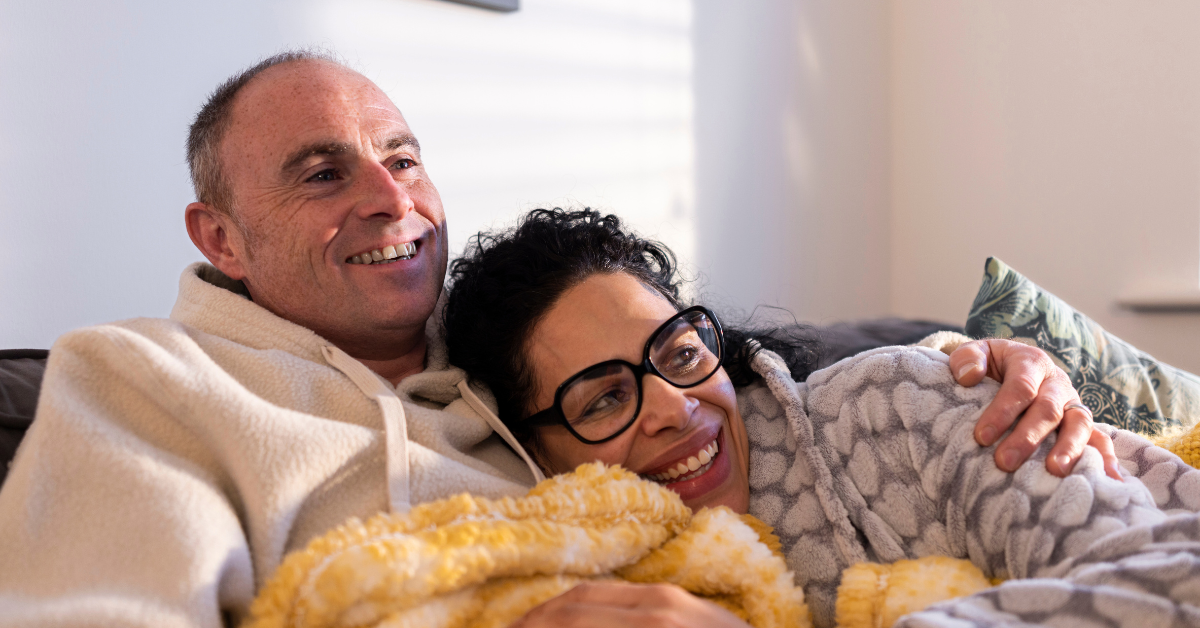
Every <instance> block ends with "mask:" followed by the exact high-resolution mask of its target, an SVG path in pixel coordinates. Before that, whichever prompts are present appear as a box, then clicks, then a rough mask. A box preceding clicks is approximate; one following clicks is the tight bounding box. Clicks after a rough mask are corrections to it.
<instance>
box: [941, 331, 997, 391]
mask: <svg viewBox="0 0 1200 628" xmlns="http://www.w3.org/2000/svg"><path fill="white" fill-rule="evenodd" d="M988 353H989V350H988V344H987V341H984V340H973V341H971V342H966V343H963V344H962V345H959V347H958V348H957V349H955V350H954V351H953V352H952V353H951V354H950V372H951V373H953V374H954V379H955V381H957V382H958V383H959V384H961V385H963V386H974V385H976V384H978V383H979V382H981V381H983V376H984V375H986V374H987V367H988Z"/></svg>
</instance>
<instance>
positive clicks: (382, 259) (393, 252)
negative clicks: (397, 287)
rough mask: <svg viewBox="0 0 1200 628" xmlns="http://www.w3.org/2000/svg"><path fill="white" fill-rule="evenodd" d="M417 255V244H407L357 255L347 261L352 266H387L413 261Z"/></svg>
mask: <svg viewBox="0 0 1200 628" xmlns="http://www.w3.org/2000/svg"><path fill="white" fill-rule="evenodd" d="M416 254H417V243H416V242H405V243H404V244H398V245H396V246H385V247H383V248H382V249H375V250H374V251H371V252H370V253H363V254H362V255H355V256H354V257H351V258H350V259H348V260H346V261H347V262H349V263H351V264H387V263H388V262H394V261H398V260H402V259H412V256H413V255H416Z"/></svg>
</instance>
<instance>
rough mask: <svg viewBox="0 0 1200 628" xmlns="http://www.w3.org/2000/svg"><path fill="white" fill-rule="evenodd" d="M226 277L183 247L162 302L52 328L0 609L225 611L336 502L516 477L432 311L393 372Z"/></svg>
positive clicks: (520, 468)
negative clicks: (187, 256) (468, 393)
mask: <svg viewBox="0 0 1200 628" xmlns="http://www.w3.org/2000/svg"><path fill="white" fill-rule="evenodd" d="M239 287H240V284H237V283H236V282H232V281H230V280H229V279H228V278H226V277H224V276H223V275H221V274H220V273H219V272H217V271H216V269H214V268H212V267H210V266H207V265H196V266H193V267H191V268H189V269H188V270H187V271H186V272H185V273H184V274H183V277H182V279H181V280H180V287H179V298H178V300H177V302H176V304H175V308H174V310H173V311H172V313H171V318H170V319H136V320H130V321H124V322H120V323H113V324H110V325H102V326H98V327H92V328H88V329H83V330H78V331H74V332H71V333H68V334H66V335H64V336H63V337H62V338H60V339H59V341H58V342H57V343H56V344H55V346H54V349H53V351H51V354H50V360H49V364H48V366H47V370H46V375H45V380H44V383H43V386H42V397H41V404H40V406H39V408H38V416H37V420H36V421H34V423H33V426H32V427H31V428H30V430H29V433H28V435H27V436H26V437H25V440H24V442H23V443H22V445H21V448H20V450H19V451H18V453H17V457H16V460H15V461H14V463H13V467H12V471H11V472H10V474H9V477H8V479H7V481H6V482H5V484H4V488H3V490H2V491H0V557H2V558H0V626H23V627H25V626H47V625H53V626H147V627H154V628H164V627H170V626H205V627H211V628H217V627H218V626H223V625H229V624H233V623H236V622H237V621H238V620H240V619H241V618H242V617H243V616H244V615H245V613H246V612H247V611H248V608H249V605H250V602H251V600H252V599H253V598H254V595H255V592H256V591H257V588H258V586H261V584H262V583H263V582H265V581H266V579H267V578H268V577H269V576H270V575H271V574H272V573H273V572H274V571H275V568H276V566H278V564H279V562H280V560H282V558H283V555H284V554H285V553H286V552H287V551H290V550H293V549H298V548H302V547H304V545H305V544H306V543H307V542H308V541H309V540H310V539H312V538H314V537H316V536H318V535H320V534H323V533H325V532H326V531H328V530H330V529H331V528H333V527H335V526H337V525H338V524H340V523H342V522H344V521H346V519H348V518H349V517H352V516H358V517H363V518H366V517H369V516H372V515H374V514H376V513H378V512H381V511H387V510H389V509H390V508H393V507H396V506H397V505H399V506H401V507H403V506H404V503H405V499H407V501H408V502H409V503H420V502H426V501H432V500H436V499H440V498H444V497H448V496H450V495H454V494H457V493H460V492H463V491H467V490H469V491H471V492H473V493H475V494H477V495H483V496H489V497H502V496H505V495H521V494H524V493H525V492H526V490H528V488H529V487H530V486H532V485H533V481H532V475H531V474H530V472H529V470H528V469H527V468H526V466H525V463H523V462H522V461H521V459H520V458H518V457H517V456H516V455H514V454H513V453H512V451H510V450H509V449H508V448H507V447H505V445H504V443H503V442H501V440H500V439H499V438H498V437H496V436H494V435H493V433H492V428H491V427H490V426H489V424H488V423H487V422H486V421H485V420H484V419H482V418H481V417H480V416H479V414H478V413H477V412H476V411H475V410H474V409H473V406H472V405H471V404H470V403H468V402H467V401H464V400H463V399H462V398H461V390H460V389H459V388H458V384H459V383H460V382H462V381H463V380H464V378H465V374H464V373H463V372H462V371H461V370H460V369H457V368H454V367H451V366H450V365H449V364H448V363H447V359H446V352H445V344H444V343H443V342H442V341H441V338H440V336H439V335H438V330H437V328H436V327H435V326H432V325H431V326H430V328H429V330H428V332H427V339H428V342H429V352H428V355H427V362H426V371H425V372H424V373H421V374H418V375H414V376H412V377H409V378H407V379H405V380H404V381H403V382H402V383H401V385H400V386H399V387H392V386H390V385H388V384H387V383H386V382H384V381H383V380H382V379H379V378H378V377H377V376H375V375H374V374H372V373H370V371H367V370H366V367H363V366H362V365H361V364H359V363H357V362H356V361H354V360H352V359H349V361H348V362H347V361H346V360H347V359H348V356H345V354H344V353H339V352H337V351H336V349H335V348H333V347H331V346H330V345H329V343H328V342H327V341H325V340H324V339H322V338H320V337H319V336H317V335H316V334H314V333H312V332H311V331H309V330H307V329H304V328H302V327H299V326H297V325H294V324H292V323H290V322H288V321H286V320H283V319H281V318H279V317H277V316H275V315H273V314H271V313H270V312H268V311H267V310H265V309H264V308H261V307H259V306H258V305H256V304H254V303H253V302H251V301H250V300H249V299H247V298H246V297H245V296H244V295H242V294H239V293H238V292H237V291H238V289H239ZM434 318H435V319H436V317H434ZM435 322H436V321H435ZM335 362H336V363H337V364H341V366H340V367H338V366H335ZM355 366H357V367H359V368H358V369H355V368H354V367H355ZM368 391H370V394H368ZM481 395H482V391H481ZM389 416H390V417H391V418H392V419H394V420H393V421H392V423H393V425H392V426H391V428H390V429H389V428H388V426H387V424H388V421H387V419H388V417H389ZM385 443H387V444H388V445H389V446H390V447H389V448H388V450H386V451H385ZM401 453H403V454H404V455H400V454H401Z"/></svg>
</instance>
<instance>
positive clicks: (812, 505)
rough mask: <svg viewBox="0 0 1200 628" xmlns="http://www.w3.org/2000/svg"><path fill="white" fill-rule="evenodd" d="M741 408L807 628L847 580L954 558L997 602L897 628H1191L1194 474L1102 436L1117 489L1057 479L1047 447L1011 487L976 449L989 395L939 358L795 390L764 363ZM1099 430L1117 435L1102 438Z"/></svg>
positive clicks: (1080, 470)
mask: <svg viewBox="0 0 1200 628" xmlns="http://www.w3.org/2000/svg"><path fill="white" fill-rule="evenodd" d="M754 366H755V369H756V371H757V372H758V373H760V374H761V375H762V376H763V378H764V382H763V383H760V384H755V385H753V386H749V387H746V388H744V389H742V390H741V391H739V396H738V403H739V408H740V410H741V412H742V416H743V418H744V419H745V421H746V427H747V432H748V435H749V437H750V487H751V501H750V513H751V514H753V515H755V516H757V517H759V518H760V519H762V520H763V521H765V522H767V523H768V524H770V525H772V526H774V527H775V530H776V533H777V534H778V535H779V537H780V539H781V541H782V542H783V545H784V551H785V555H786V557H787V562H788V565H789V567H791V569H792V570H793V571H795V573H796V580H797V583H798V584H799V585H801V586H802V587H804V590H805V595H806V596H807V600H808V603H809V606H810V608H811V609H812V612H813V619H814V622H815V624H816V625H817V626H823V627H828V626H833V624H834V602H835V600H836V594H837V585H838V583H839V581H840V578H841V573H842V570H844V569H845V568H846V567H849V566H850V565H852V564H854V563H858V562H863V561H875V562H892V561H895V560H899V559H902V558H919V557H922V556H930V555H942V556H951V557H955V558H966V559H969V560H970V561H971V562H973V563H974V564H975V565H977V566H978V567H979V568H980V569H981V570H983V572H984V574H986V575H987V576H988V577H1000V578H1011V579H1013V580H1010V581H1009V582H1006V583H1005V584H1003V585H1001V586H1000V587H997V588H994V589H989V590H987V591H984V592H981V593H979V594H976V595H974V596H970V597H965V598H959V599H957V600H951V601H949V602H944V603H941V604H938V605H935V606H933V607H930V608H929V609H927V610H925V611H923V612H920V613H914V614H912V615H909V616H907V617H906V618H905V619H903V620H902V621H901V622H900V624H899V625H902V626H939V627H941V626H956V627H958V626H997V625H1005V626H1010V625H1026V624H1039V625H1053V626H1060V627H1066V626H1080V627H1083V626H1121V627H1129V628H1133V627H1135V626H1136V627H1141V626H1200V516H1197V515H1196V514H1195V513H1196V511H1198V510H1200V471H1198V470H1196V469H1193V468H1191V467H1190V466H1188V465H1186V464H1185V463H1184V462H1183V461H1182V460H1180V459H1179V458H1178V457H1176V456H1175V455H1174V454H1172V453H1170V452H1168V451H1166V450H1164V449H1161V448H1158V447H1155V446H1154V445H1152V444H1151V443H1150V442H1149V441H1147V440H1146V439H1144V438H1141V437H1140V436H1137V435H1135V434H1133V433H1130V432H1126V431H1121V430H1112V431H1111V434H1112V437H1113V442H1114V444H1115V445H1116V449H1117V453H1118V455H1119V456H1120V457H1121V459H1122V466H1123V468H1124V470H1125V471H1126V472H1127V473H1128V474H1129V475H1128V477H1126V478H1125V479H1124V481H1117V480H1113V479H1111V478H1109V477H1107V476H1106V475H1105V474H1104V469H1103V467H1102V462H1101V459H1100V455H1099V453H1097V452H1096V451H1094V450H1091V449H1089V450H1088V451H1087V452H1086V453H1085V455H1084V457H1083V458H1082V459H1081V460H1080V462H1079V463H1078V464H1077V465H1076V466H1075V469H1074V470H1073V471H1072V473H1071V475H1070V476H1068V477H1067V478H1065V479H1060V478H1057V477H1055V476H1053V475H1051V474H1049V473H1048V472H1047V471H1046V470H1045V466H1044V463H1045V456H1046V454H1047V452H1048V450H1049V448H1050V446H1051V445H1052V443H1053V440H1052V439H1051V440H1048V441H1047V442H1046V443H1043V444H1042V446H1041V447H1040V448H1039V449H1038V451H1037V453H1036V454H1035V455H1034V456H1033V457H1032V458H1031V459H1030V460H1029V461H1028V462H1026V463H1025V464H1024V465H1023V466H1022V467H1021V468H1020V469H1019V470H1018V471H1017V472H1016V473H1013V474H1008V473H1004V472H1002V471H1000V470H999V469H998V468H997V467H996V465H995V464H994V462H993V459H992V456H993V453H994V451H993V448H990V447H989V448H983V447H979V446H978V445H977V444H976V443H975V440H974V438H973V436H972V430H973V429H974V425H975V421H976V419H977V418H978V417H979V414H980V412H981V411H982V410H983V408H984V407H985V406H986V405H987V403H988V402H989V401H990V400H991V399H992V397H993V396H994V395H995V393H996V390H997V389H998V385H996V384H995V383H994V382H991V381H990V380H989V381H985V382H984V383H983V384H980V385H979V386H976V387H974V388H963V387H961V386H959V385H958V384H957V383H955V382H954V380H953V378H952V377H951V375H950V370H949V367H948V365H947V357H946V356H945V355H944V354H942V353H940V352H937V351H933V350H930V349H924V348H920V347H885V348H882V349H876V350H873V351H868V352H866V353H863V354H860V355H858V356H855V357H853V358H849V359H847V360H843V361H842V362H839V363H838V364H835V365H834V366H831V367H829V368H828V369H825V370H822V371H818V372H817V373H814V374H813V375H812V376H811V377H809V379H808V381H807V382H806V383H801V384H797V383H795V382H793V381H792V380H791V377H790V376H789V375H788V371H787V368H786V366H785V365H784V364H783V362H782V360H780V359H779V357H778V356H776V355H775V354H773V353H770V352H766V351H764V352H762V353H761V354H760V355H759V357H758V358H757V359H756V362H755V365H754ZM1107 429H1111V428H1107Z"/></svg>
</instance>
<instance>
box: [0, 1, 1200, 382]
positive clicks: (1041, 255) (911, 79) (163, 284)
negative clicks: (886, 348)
mask: <svg viewBox="0 0 1200 628" xmlns="http://www.w3.org/2000/svg"><path fill="white" fill-rule="evenodd" d="M522 5H523V6H522V9H521V10H520V11H519V12H517V13H513V14H500V13H492V12H488V11H483V10H479V9H474V8H469V7H464V6H459V5H454V4H450V3H445V2H439V1H436V0H345V1H343V2H339V3H322V2H318V1H316V0H297V1H293V2H283V1H282V0H261V1H258V2H233V1H232V0H214V1H213V2H208V3H203V4H202V5H200V4H191V5H188V4H178V3H156V2H150V1H148V0H128V1H126V2H124V3H106V4H104V5H103V6H101V5H97V4H95V3H84V2H80V1H79V0H72V1H63V0H59V1H57V2H56V1H54V0H47V1H43V2H39V3H28V2H24V3H22V2H17V1H16V0H0V15H3V16H4V17H3V18H2V19H0V224H3V225H4V227H3V229H0V347H18V346H33V347H39V346H40V347H46V346H49V345H50V343H51V341H52V340H53V338H54V337H56V336H57V335H58V334H60V333H62V332H63V331H65V330H67V329H69V328H72V327H76V326H79V325H84V324H89V323H97V322H102V321H106V320H112V319H117V318H123V317H129V316H138V315H148V316H163V315H165V314H166V313H167V312H168V311H169V309H170V306H171V303H172V302H173V299H174V295H175V285H176V281H177V277H178V274H179V271H180V270H181V269H182V267H183V266H184V265H185V264H187V263H188V262H190V261H193V260H195V259H198V254H197V253H196V252H195V251H194V249H193V247H192V245H191V243H190V242H189V241H188V239H187V236H186V234H185V232H184V229H183V224H182V219H181V214H182V209H183V207H184V205H185V204H186V203H187V202H188V201H190V200H191V198H192V194H191V189H190V186H189V185H188V182H187V171H186V166H185V164H184V161H183V140H184V136H185V133H186V128H187V124H188V123H189V121H190V119H191V116H192V115H193V113H194V112H195V110H196V109H197V108H198V107H199V105H200V103H201V102H202V101H203V99H204V97H205V95H206V94H207V93H208V91H209V90H211V89H212V88H213V87H214V86H215V85H216V84H217V83H218V82H219V81H220V80H222V79H223V78H225V77H226V76H228V75H230V74H231V73H233V72H235V71H237V70H238V69H240V68H241V67H244V66H245V65H247V64H249V63H251V62H253V61H254V60H255V59H257V58H259V57H261V56H264V55H268V54H271V53H273V52H276V51H278V50H280V49H282V48H284V47H287V46H299V45H310V44H319V45H326V46H329V47H332V48H334V49H336V50H337V51H339V52H341V53H342V54H343V55H344V56H345V57H347V58H348V60H349V61H350V62H351V63H352V64H355V65H357V66H358V67H359V68H361V69H362V70H363V71H364V72H365V73H366V74H367V75H368V76H370V77H372V78H374V79H375V80H376V81H377V82H378V83H379V84H380V85H381V86H382V87H383V88H384V89H385V90H387V91H388V92H389V93H390V94H391V95H392V97H393V98H394V100H395V101H396V102H397V103H398V104H399V105H400V107H401V109H402V110H403V111H404V112H405V114H406V116H407V117H408V118H409V122H410V123H411V125H412V126H413V128H414V130H415V131H416V132H417V134H418V136H419V137H420V138H421V140H422V144H423V146H424V147H425V150H426V157H427V162H428V164H429V168H430V172H431V174H432V176H433V178H434V181H435V182H436V183H437V185H438V187H439V189H440V190H441V192H442V195H443V198H444V200H445V203H446V206H447V210H448V212H449V216H450V220H451V235H452V238H453V246H454V248H458V247H460V246H461V244H462V243H463V242H464V241H465V238H466V237H467V236H468V235H469V234H470V233H472V232H474V231H476V230H478V229H481V228H486V227H488V226H491V225H493V224H500V223H503V222H504V221H506V220H508V219H510V218H511V217H513V216H515V215H516V214H517V213H519V212H520V211H521V210H523V209H527V208H529V207H532V206H536V205H544V204H547V203H553V202H570V201H574V202H579V203H583V204H591V205H595V206H599V207H604V208H609V209H614V210H616V211H618V212H619V213H622V214H623V215H625V216H627V217H629V218H630V219H631V220H632V221H633V222H634V223H635V224H636V225H637V226H639V227H640V228H642V229H643V230H644V231H646V232H648V233H650V234H652V235H657V236H659V237H662V238H663V239H665V240H666V241H667V242H668V243H669V244H671V245H672V246H673V247H675V248H676V250H677V251H678V252H679V253H680V254H681V257H683V258H684V259H685V260H688V259H690V260H694V261H695V265H694V266H693V269H694V270H696V271H699V272H700V273H701V274H702V276H703V283H702V291H703V293H705V294H706V295H708V297H707V299H706V300H708V301H710V302H715V303H717V304H719V305H735V306H738V307H742V308H745V309H749V308H750V307H752V306H753V305H755V304H758V303H766V304H776V305H781V306H784V307H787V308H789V309H791V310H793V311H794V312H796V313H797V314H798V315H799V317H800V318H801V319H804V320H814V321H821V322H828V321H830V320H834V319H844V318H859V317H867V316H878V315H884V314H888V313H895V314H900V315H905V316H913V317H925V318H938V319H943V320H947V321H952V322H961V321H962V320H963V318H964V317H965V316H966V313H967V308H968V306H969V304H970V302H971V300H972V297H973V296H974V293H975V290H976V288H977V286H978V282H979V278H980V275H981V273H982V264H983V260H984V259H985V258H986V257H987V256H988V255H997V256H999V257H1001V258H1002V259H1004V260H1005V261H1007V262H1008V263H1009V264H1011V265H1013V266H1014V267H1016V268H1017V269H1018V270H1020V271H1021V272H1023V273H1025V274H1026V275H1028V276H1029V277H1031V278H1032V279H1034V280H1035V281H1037V282H1039V283H1040V284H1042V285H1043V286H1045V287H1046V288H1048V289H1049V290H1051V291H1053V292H1055V293H1057V294H1058V295H1059V296H1062V297H1063V298H1065V299H1067V300H1068V301H1069V302H1071V303H1073V304H1075V305H1076V306H1077V307H1079V308H1080V309H1082V310H1083V311H1085V312H1086V313H1088V314H1089V315H1090V316H1092V317H1093V318H1095V319H1096V320H1098V321H1099V322H1100V323H1101V324H1103V325H1105V326H1106V327H1108V328H1109V329H1111V330H1112V331H1114V332H1115V333H1117V334H1119V335H1121V336H1123V337H1125V338H1127V339H1129V340H1130V341H1132V342H1134V343H1135V344H1137V345H1138V346H1141V347H1143V348H1145V349H1147V350H1149V351H1150V352H1151V353H1154V354H1156V355H1158V356H1159V357H1161V358H1163V359H1165V360H1167V361H1170V362H1174V363H1176V364H1177V365H1179V366H1182V367H1185V368H1189V369H1191V370H1195V371H1200V317H1197V316H1192V315H1135V314H1131V313H1128V312H1126V311H1123V310H1120V309H1118V308H1116V307H1115V305H1114V304H1115V301H1116V299H1117V298H1118V297H1119V296H1121V295H1123V294H1126V293H1129V292H1133V291H1136V290H1180V289H1183V288H1186V289H1189V290H1197V289H1198V286H1200V137H1198V133H1200V128H1198V126H1200V116H1198V115H1197V113H1198V112H1200V72H1197V71H1196V67H1197V66H1198V63H1197V62H1198V61H1200V38H1198V37H1196V36H1195V34H1196V33H1197V32H1200V28H1198V27H1200V5H1198V4H1196V3H1194V2H1192V1H1191V0H1163V1H1161V2H1156V3H1137V4H1135V3H1129V2H1111V1H1105V2H1100V1H1096V2H1078V1H1073V2H1058V3H1042V2H1034V1H1031V0H1016V1H1005V2H1001V1H999V0H981V1H979V2H970V3H967V2H958V1H956V0H955V1H952V0H905V2H903V3H900V2H884V1H882V0H806V1H802V2H797V1H795V0H747V1H746V2H739V3H732V2H721V1H718V0H694V1H693V2H688V1H687V0H655V1H654V2H644V1H640V0H525V1H524V2H523V3H522ZM693 103H694V104H693ZM693 138H694V139H693ZM693 190H694V192H693Z"/></svg>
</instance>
